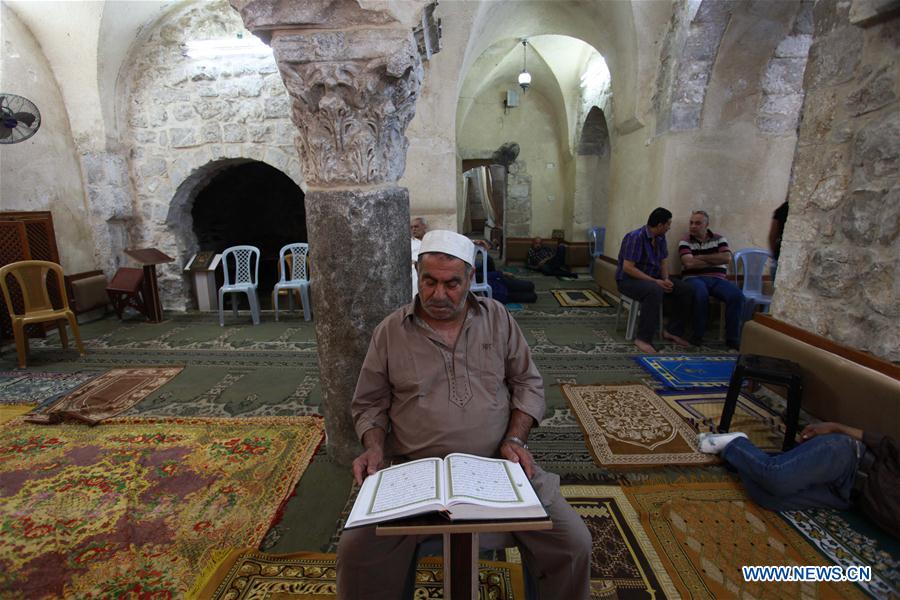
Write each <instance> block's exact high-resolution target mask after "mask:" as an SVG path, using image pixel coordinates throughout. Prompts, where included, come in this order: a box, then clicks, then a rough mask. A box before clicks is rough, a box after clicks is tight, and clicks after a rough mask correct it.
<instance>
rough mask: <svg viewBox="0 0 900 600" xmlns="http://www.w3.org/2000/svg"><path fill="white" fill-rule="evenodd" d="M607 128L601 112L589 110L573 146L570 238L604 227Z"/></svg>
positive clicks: (607, 203)
mask: <svg viewBox="0 0 900 600" xmlns="http://www.w3.org/2000/svg"><path fill="white" fill-rule="evenodd" d="M610 154H611V152H610V137H609V125H608V123H607V120H606V115H605V114H604V112H603V110H602V109H601V108H599V107H597V106H593V107H591V109H590V110H589V111H588V114H587V117H586V118H585V120H584V126H583V127H582V129H581V137H580V138H579V140H578V144H577V145H576V147H575V194H574V200H573V210H572V213H573V214H572V230H573V232H572V235H573V239H577V240H581V239H583V238H584V236H585V234H586V232H587V230H588V229H589V228H590V227H594V226H600V227H604V226H605V225H606V222H607V217H608V215H607V213H608V210H609V191H610V186H609V180H610V170H609V163H610Z"/></svg>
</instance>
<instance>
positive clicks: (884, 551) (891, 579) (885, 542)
mask: <svg viewBox="0 0 900 600" xmlns="http://www.w3.org/2000/svg"><path fill="white" fill-rule="evenodd" d="M781 516H782V517H784V518H785V519H786V520H787V522H788V523H790V524H791V525H793V526H794V528H795V529H796V530H797V531H798V532H800V534H801V535H802V536H803V537H805V538H806V539H807V540H808V541H809V543H810V544H812V545H813V546H814V547H816V548H818V549H819V552H821V553H822V554H824V555H825V556H827V557H828V558H830V559H831V560H832V561H834V563H835V564H838V565H841V566H842V567H848V566H858V565H868V566H871V567H872V579H871V581H863V582H860V583H859V587H861V588H862V589H863V590H864V591H865V592H867V593H868V594H869V595H871V596H872V597H873V598H879V599H881V598H883V599H884V600H888V599H890V598H900V541H898V540H895V539H893V538H891V537H890V535H888V534H887V533H885V532H883V531H881V530H880V529H878V528H877V526H876V525H873V524H871V523H869V522H868V521H864V518H863V517H862V516H861V515H859V514H856V513H855V512H853V511H838V510H833V509H830V508H815V509H808V510H792V511H788V512H783V513H781Z"/></svg>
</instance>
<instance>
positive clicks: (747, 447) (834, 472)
mask: <svg viewBox="0 0 900 600" xmlns="http://www.w3.org/2000/svg"><path fill="white" fill-rule="evenodd" d="M858 449H859V442H857V441H856V440H854V439H853V438H851V437H849V436H846V435H841V434H829V435H822V436H817V437H814V438H812V439H811V440H808V441H806V442H803V443H802V444H799V445H797V446H795V447H794V448H792V449H791V450H789V451H788V452H784V453H782V454H778V455H774V456H772V455H769V454H766V453H765V452H763V451H762V450H760V449H759V448H757V447H756V446H754V445H753V442H751V441H750V440H748V439H747V438H737V439H735V440H734V441H733V442H731V443H729V444H728V445H727V446H725V449H724V450H722V452H721V454H720V456H721V457H722V459H723V460H725V461H726V462H727V463H728V464H730V465H731V466H732V467H734V468H735V469H736V470H737V472H738V474H739V475H740V476H741V481H742V482H743V483H744V486H745V487H746V488H747V493H748V494H749V495H750V497H751V498H753V500H754V501H755V502H756V503H758V504H760V505H761V506H764V507H765V508H768V509H770V510H799V509H803V508H823V507H828V508H837V509H846V508H848V507H849V506H850V492H851V490H852V489H853V481H854V479H855V477H856V468H857V465H858V463H859V456H858V455H859V452H858Z"/></svg>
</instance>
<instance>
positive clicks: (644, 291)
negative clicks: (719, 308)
mask: <svg viewBox="0 0 900 600" xmlns="http://www.w3.org/2000/svg"><path fill="white" fill-rule="evenodd" d="M671 281H672V284H673V285H674V287H673V288H672V291H671V292H668V293H667V292H666V291H665V290H663V289H662V288H661V287H660V286H659V284H657V283H656V282H654V281H645V280H643V279H634V278H631V277H628V276H627V275H626V276H625V278H624V279H622V280H621V281H619V282H618V284H619V291H620V292H621V293H623V294H625V295H626V296H628V297H629V298H631V299H633V300H637V301H638V302H640V303H641V315H640V317H638V323H637V333H636V334H635V337H636V338H637V339H639V340H641V341H644V342H647V343H648V344H649V343H652V342H653V333H654V332H655V331H656V330H657V329H659V306H660V304H661V303H662V302H663V300H664V299H665V301H666V307H665V308H666V310H667V312H668V313H669V324H668V325H667V326H666V331H668V332H669V333H671V334H672V335H677V336H678V337H681V336H683V335H684V327H685V324H686V323H687V320H688V319H689V318H690V317H691V308H692V307H693V303H694V288H692V287H691V286H690V285H688V284H687V283H685V282H683V281H681V280H680V279H672V280H671Z"/></svg>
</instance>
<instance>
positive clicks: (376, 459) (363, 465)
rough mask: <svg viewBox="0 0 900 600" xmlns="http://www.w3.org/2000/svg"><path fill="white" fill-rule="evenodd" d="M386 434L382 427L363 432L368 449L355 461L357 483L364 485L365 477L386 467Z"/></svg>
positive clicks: (365, 446) (363, 441) (364, 442)
mask: <svg viewBox="0 0 900 600" xmlns="http://www.w3.org/2000/svg"><path fill="white" fill-rule="evenodd" d="M386 435H387V434H385V432H384V429H381V428H380V427H373V428H371V429H369V430H368V431H366V432H365V433H364V434H363V437H362V443H363V447H364V448H365V449H366V451H365V452H363V453H362V454H360V455H359V456H357V457H356V459H355V460H354V461H353V479H355V480H356V485H362V482H363V479H365V478H366V477H368V476H369V475H374V474H375V473H377V472H378V471H379V470H380V469H383V468H384V438H385V436H386Z"/></svg>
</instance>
